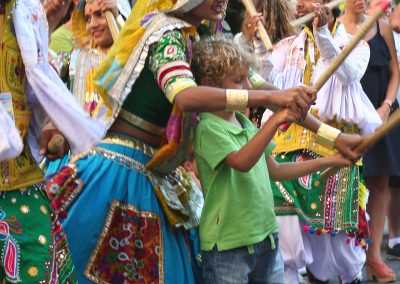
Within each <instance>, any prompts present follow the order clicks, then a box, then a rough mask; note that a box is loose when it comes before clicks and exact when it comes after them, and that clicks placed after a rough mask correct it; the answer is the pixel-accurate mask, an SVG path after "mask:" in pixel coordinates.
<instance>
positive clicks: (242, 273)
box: [202, 234, 284, 284]
mask: <svg viewBox="0 0 400 284" xmlns="http://www.w3.org/2000/svg"><path fill="white" fill-rule="evenodd" d="M202 261H203V264H202V272H203V279H204V283H205V284H224V283H227V284H228V283H229V284H243V283H269V284H281V283H284V272H283V259H282V256H281V254H280V252H279V249H278V234H273V235H270V236H268V237H267V238H266V239H265V240H263V241H262V242H260V243H257V244H254V245H252V246H245V247H239V248H235V249H230V250H226V251H221V252H220V251H218V249H217V246H215V247H214V248H213V250H211V251H203V253H202Z"/></svg>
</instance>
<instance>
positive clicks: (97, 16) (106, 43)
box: [85, 0, 113, 49]
mask: <svg viewBox="0 0 400 284" xmlns="http://www.w3.org/2000/svg"><path fill="white" fill-rule="evenodd" d="M85 21H86V31H87V32H88V33H89V34H90V35H91V36H92V37H93V40H94V44H95V46H97V47H100V48H102V49H107V48H109V47H110V46H111V45H112V44H113V39H112V36H111V31H110V28H109V27H108V23H107V20H106V17H105V15H104V14H103V12H102V11H101V9H100V6H99V4H98V3H97V1H96V0H93V1H91V2H87V3H86V5H85Z"/></svg>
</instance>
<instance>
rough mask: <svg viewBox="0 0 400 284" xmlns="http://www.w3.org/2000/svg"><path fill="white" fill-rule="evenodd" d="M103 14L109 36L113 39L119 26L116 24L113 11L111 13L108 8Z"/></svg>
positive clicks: (117, 32)
mask: <svg viewBox="0 0 400 284" xmlns="http://www.w3.org/2000/svg"><path fill="white" fill-rule="evenodd" d="M105 16H106V19H107V23H108V26H109V27H110V31H111V36H112V38H113V40H114V41H115V40H116V38H117V36H118V34H119V28H118V25H117V21H116V20H115V18H114V15H113V13H111V11H109V10H107V11H106V12H105Z"/></svg>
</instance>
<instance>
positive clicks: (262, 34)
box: [242, 0, 272, 51]
mask: <svg viewBox="0 0 400 284" xmlns="http://www.w3.org/2000/svg"><path fill="white" fill-rule="evenodd" d="M242 3H243V5H244V6H245V7H246V10H247V12H249V14H250V16H255V15H256V14H257V11H256V9H255V8H254V5H253V2H252V0H242ZM257 28H258V34H259V35H260V38H261V40H262V42H263V43H264V45H265V47H266V48H267V50H268V51H271V50H272V43H271V40H270V39H269V36H268V33H267V31H266V30H265V27H264V26H263V24H262V23H261V22H260V21H258V24H257Z"/></svg>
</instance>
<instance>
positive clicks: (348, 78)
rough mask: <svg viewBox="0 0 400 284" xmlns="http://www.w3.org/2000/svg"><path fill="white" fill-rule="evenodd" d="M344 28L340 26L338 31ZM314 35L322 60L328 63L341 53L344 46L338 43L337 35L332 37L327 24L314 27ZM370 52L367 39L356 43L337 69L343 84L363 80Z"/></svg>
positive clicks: (338, 76) (337, 74)
mask: <svg viewBox="0 0 400 284" xmlns="http://www.w3.org/2000/svg"><path fill="white" fill-rule="evenodd" d="M342 30H343V27H338V29H337V33H339V32H342ZM314 36H315V41H316V44H317V47H318V50H319V52H320V55H321V58H320V60H323V61H327V64H329V63H330V62H332V60H333V59H334V58H335V57H336V56H338V54H339V53H341V49H342V48H343V47H344V46H338V45H337V41H336V40H335V39H336V37H335V39H333V38H332V37H331V35H330V32H329V29H328V27H327V26H323V27H321V28H319V29H314ZM343 36H346V35H341V38H342V39H343ZM347 42H348V41H347ZM347 42H346V44H347ZM369 54H370V51H369V47H368V45H367V43H366V42H365V41H361V42H359V43H358V44H357V45H356V47H355V48H354V49H353V50H352V52H351V53H350V54H349V55H348V56H347V58H346V59H345V60H344V61H343V63H342V64H341V65H340V66H339V68H338V69H337V70H336V71H335V75H336V77H337V78H338V79H339V80H340V82H341V83H342V84H343V85H349V84H352V83H354V82H358V81H360V80H361V78H362V77H363V75H364V73H365V70H366V69H367V66H368V62H369Z"/></svg>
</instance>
